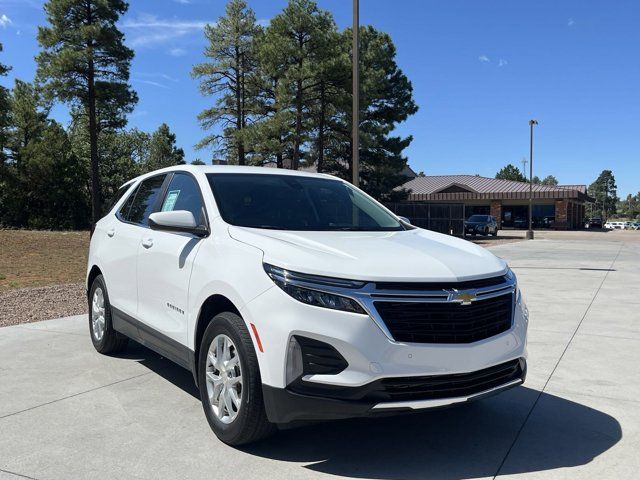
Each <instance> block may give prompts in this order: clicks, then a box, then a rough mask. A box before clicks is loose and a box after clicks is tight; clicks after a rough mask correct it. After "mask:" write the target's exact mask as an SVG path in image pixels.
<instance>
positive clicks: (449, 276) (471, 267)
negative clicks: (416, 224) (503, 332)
mask: <svg viewBox="0 0 640 480" xmlns="http://www.w3.org/2000/svg"><path fill="white" fill-rule="evenodd" d="M229 235H230V236H231V237H232V238H234V239H236V240H238V241H240V242H243V243H246V244H249V245H252V246H254V247H256V248H259V249H260V250H262V251H263V252H264V261H265V262H266V263H270V264H272V265H275V266H278V267H282V268H285V269H288V270H292V271H296V272H301V273H309V274H315V275H325V276H329V277H339V278H348V279H351V280H369V281H398V282H403V281H404V282H412V281H413V282H418V281H436V282H440V281H442V282H447V281H453V282H455V281H465V280H473V279H477V278H484V277H491V276H496V275H501V274H503V273H505V271H506V268H507V264H506V262H505V261H504V260H502V259H500V258H498V257H496V256H495V255H493V254H492V253H491V252H489V251H488V250H486V249H484V248H482V247H479V246H477V245H475V244H473V243H471V242H467V241H466V240H462V239H459V238H455V237H451V236H448V235H443V234H440V233H435V232H431V231H428V230H422V229H414V230H404V231H399V232H301V231H282V230H266V229H259V228H246V227H235V226H230V227H229Z"/></svg>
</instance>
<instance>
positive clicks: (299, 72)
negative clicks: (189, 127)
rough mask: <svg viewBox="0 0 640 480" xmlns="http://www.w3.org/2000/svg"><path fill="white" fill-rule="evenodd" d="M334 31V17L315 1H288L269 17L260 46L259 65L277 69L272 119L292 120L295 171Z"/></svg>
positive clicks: (305, 138)
mask: <svg viewBox="0 0 640 480" xmlns="http://www.w3.org/2000/svg"><path fill="white" fill-rule="evenodd" d="M335 32H336V25H335V22H334V21H333V17H332V16H331V14H330V13H329V12H327V11H324V10H320V9H319V8H318V6H317V4H316V3H315V2H313V1H312V0H289V3H288V4H287V6H286V7H285V9H284V10H283V11H282V13H280V14H278V15H276V16H275V17H274V18H273V19H272V20H271V23H270V25H269V27H267V30H266V34H265V36H264V40H263V42H262V45H261V52H260V57H261V60H262V67H263V68H264V69H265V70H266V71H267V72H269V75H270V76H274V74H275V72H279V75H278V76H279V81H278V83H277V86H276V89H277V90H276V105H277V107H278V112H279V115H275V116H274V117H273V118H274V119H276V120H277V121H278V122H285V123H286V122H288V121H290V122H291V124H290V129H291V131H292V138H291V141H292V145H291V165H290V166H291V168H292V169H294V170H297V169H298V168H299V166H300V165H301V163H302V161H303V160H304V158H303V146H304V144H305V143H306V142H307V141H308V140H309V139H310V135H311V131H312V129H313V124H312V123H311V122H310V118H309V112H310V111H311V109H312V108H313V104H314V100H315V99H316V98H317V95H316V93H317V89H318V85H319V84H320V83H321V82H320V79H321V75H320V74H319V69H320V68H321V66H322V65H323V63H324V61H325V59H327V58H329V57H330V56H331V55H332V54H333V53H334V52H333V51H332V50H331V49H330V44H329V42H328V37H329V36H331V35H332V34H334V33H335ZM285 112H286V113H285Z"/></svg>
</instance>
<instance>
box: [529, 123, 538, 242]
mask: <svg viewBox="0 0 640 480" xmlns="http://www.w3.org/2000/svg"><path fill="white" fill-rule="evenodd" d="M534 125H538V121H537V120H529V230H527V240H533V126H534Z"/></svg>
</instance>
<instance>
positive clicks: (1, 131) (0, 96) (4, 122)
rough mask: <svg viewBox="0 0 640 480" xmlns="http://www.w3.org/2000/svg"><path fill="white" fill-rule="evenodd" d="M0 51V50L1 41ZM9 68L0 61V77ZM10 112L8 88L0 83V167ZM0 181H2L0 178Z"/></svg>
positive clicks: (0, 165)
mask: <svg viewBox="0 0 640 480" xmlns="http://www.w3.org/2000/svg"><path fill="white" fill-rule="evenodd" d="M0 52H2V44H1V43H0ZM9 70H11V69H10V68H9V67H7V66H6V65H4V64H3V63H2V62H0V77H4V76H6V75H7V73H8V72H9ZM10 112H11V108H10V105H9V90H8V89H7V88H5V87H4V86H3V85H0V168H2V166H3V165H4V162H5V148H6V147H7V140H8V135H9V124H10V123H11V116H10ZM0 181H2V179H1V178H0Z"/></svg>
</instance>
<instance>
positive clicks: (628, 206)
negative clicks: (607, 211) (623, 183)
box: [616, 192, 640, 221]
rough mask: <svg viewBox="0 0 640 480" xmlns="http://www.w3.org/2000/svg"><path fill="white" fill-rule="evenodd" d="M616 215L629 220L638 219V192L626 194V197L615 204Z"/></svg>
mask: <svg viewBox="0 0 640 480" xmlns="http://www.w3.org/2000/svg"><path fill="white" fill-rule="evenodd" d="M616 207H617V216H618V217H620V218H625V219H629V220H636V221H638V220H640V192H638V193H637V194H636V195H631V194H628V195H627V198H625V199H624V200H620V201H619V202H618V204H617V206H616Z"/></svg>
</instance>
